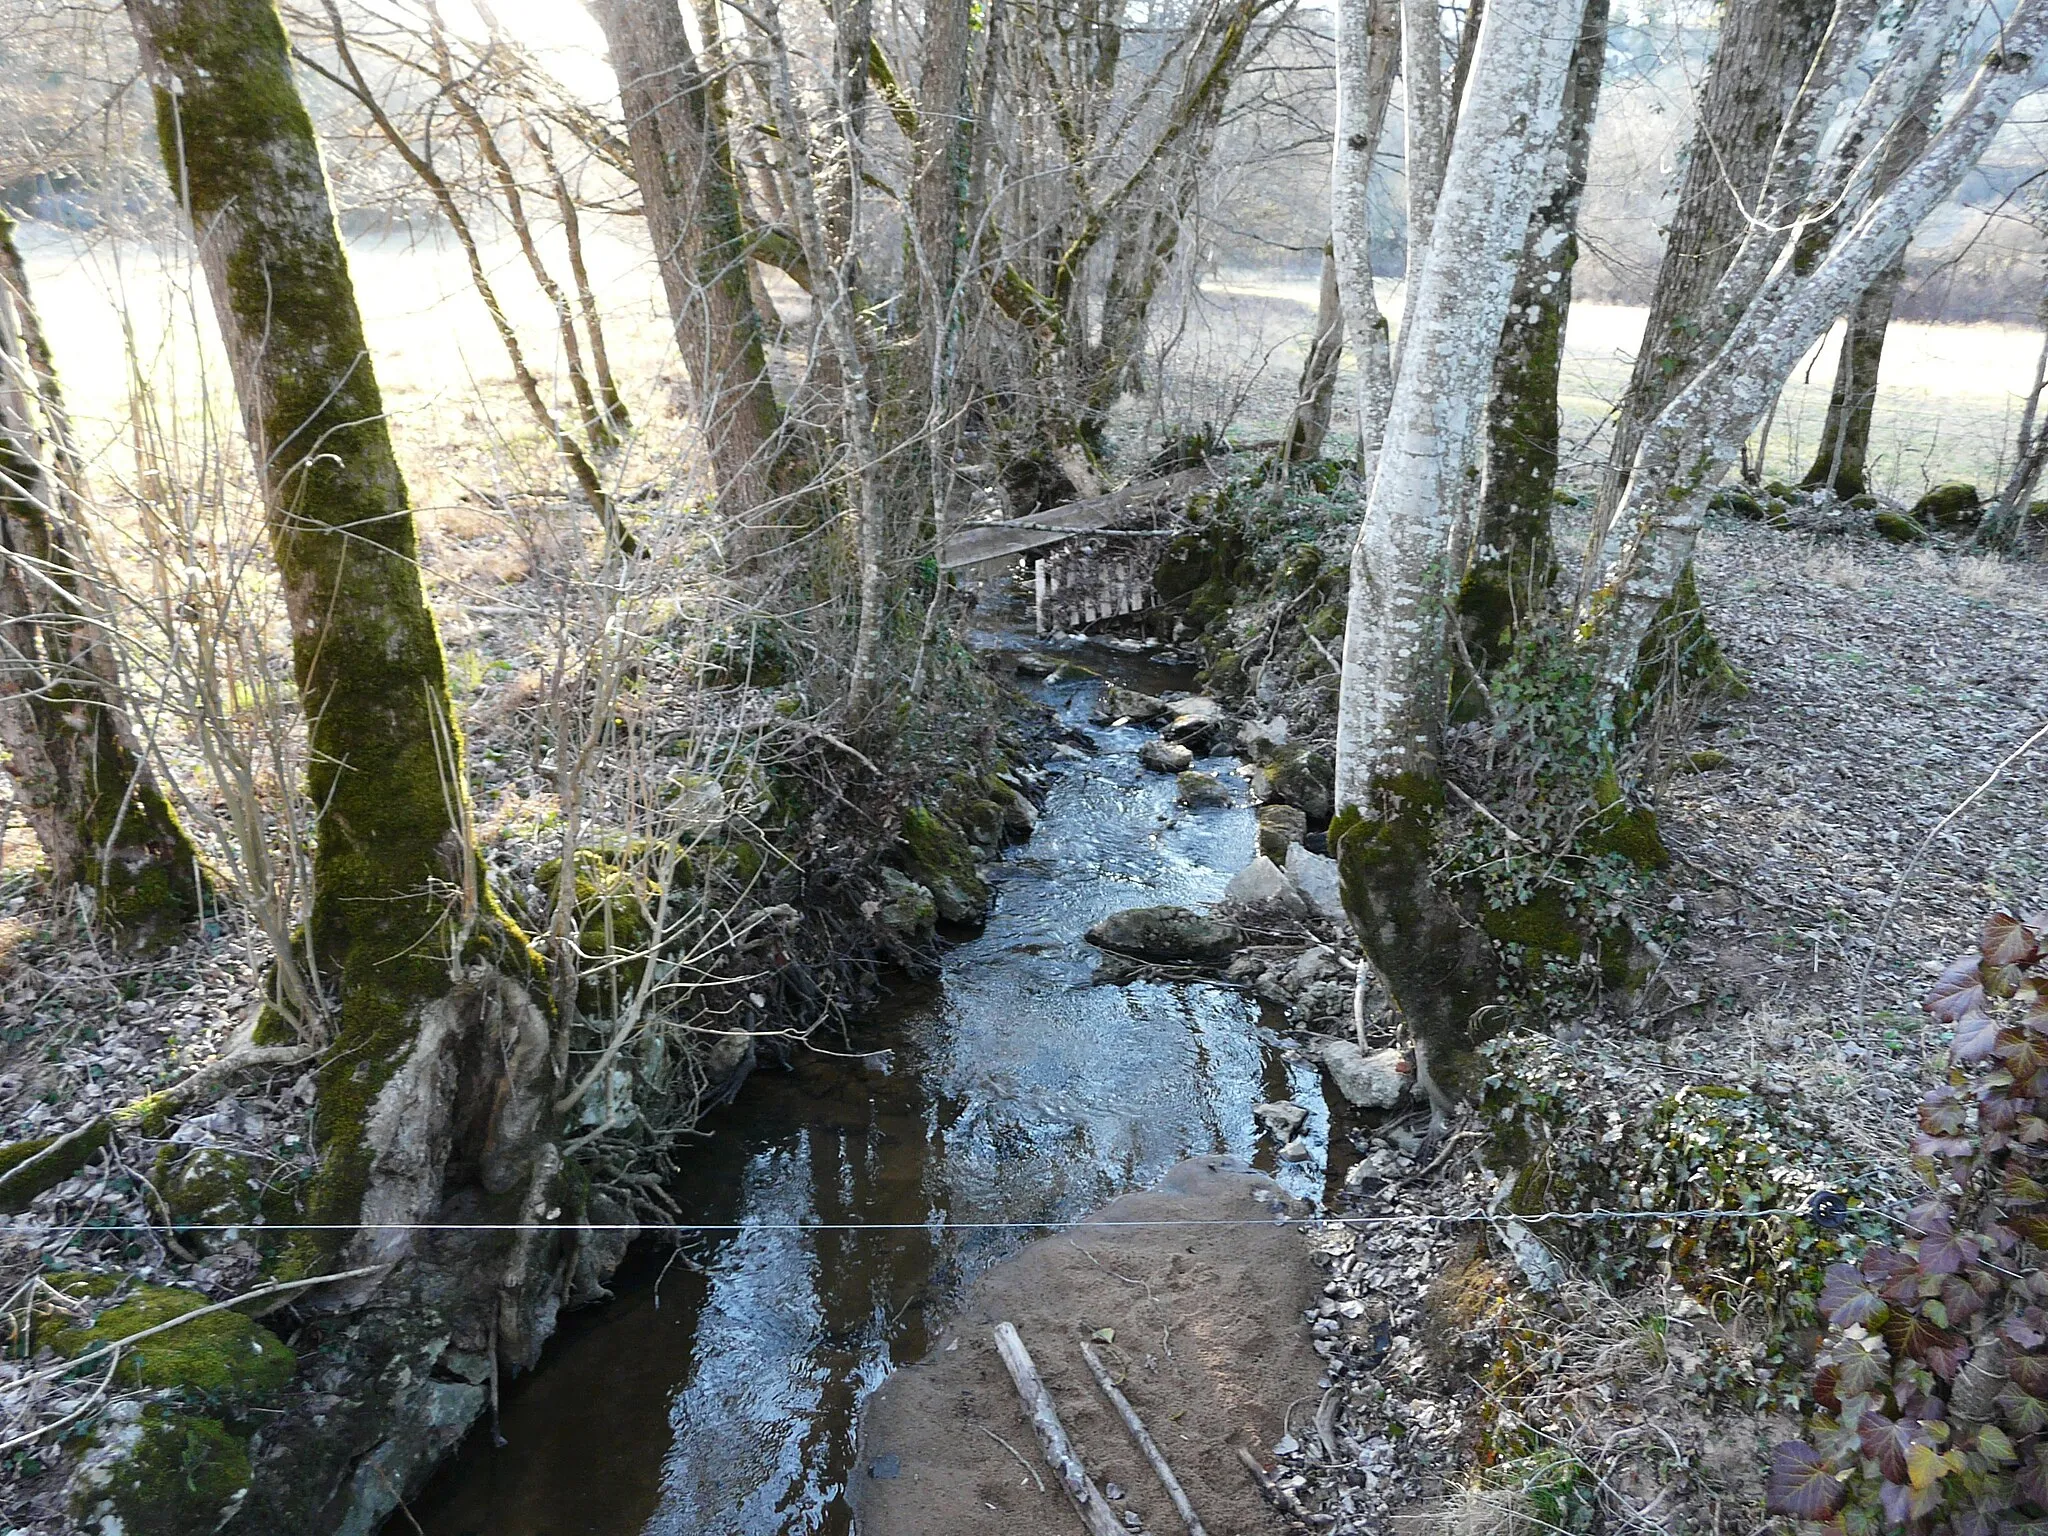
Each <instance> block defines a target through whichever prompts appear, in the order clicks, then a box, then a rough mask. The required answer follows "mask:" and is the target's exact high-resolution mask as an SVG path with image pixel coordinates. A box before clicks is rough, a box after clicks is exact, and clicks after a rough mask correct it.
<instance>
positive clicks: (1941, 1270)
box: [1916, 1233, 1978, 1275]
mask: <svg viewBox="0 0 2048 1536" xmlns="http://www.w3.org/2000/svg"><path fill="white" fill-rule="evenodd" d="M1977 1253H1978V1248H1977V1244H1976V1243H1975V1242H1973V1241H1972V1240H1971V1239H1969V1238H1967V1237H1952V1236H1950V1235H1948V1234H1947V1233H1943V1234H1941V1235H1940V1236H1934V1237H1923V1238H1921V1239H1920V1243H1919V1247H1918V1249H1917V1250H1916V1256H1917V1257H1918V1258H1919V1260H1920V1268H1921V1270H1922V1271H1923V1272H1925V1273H1927V1274H1930V1275H1953V1274H1956V1273H1957V1272H1959V1271H1960V1270H1961V1269H1962V1267H1963V1266H1964V1265H1965V1264H1970V1263H1974V1262H1976V1258H1977Z"/></svg>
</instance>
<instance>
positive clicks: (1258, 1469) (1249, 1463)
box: [1237, 1445, 1308, 1521]
mask: <svg viewBox="0 0 2048 1536" xmlns="http://www.w3.org/2000/svg"><path fill="white" fill-rule="evenodd" d="M1237 1459H1238V1460H1239V1461H1241V1462H1243V1463H1244V1469H1245V1471H1247V1472H1249V1473H1251V1475H1252V1481H1253V1482H1255V1483H1257V1484H1258V1485H1259V1492H1260V1493H1263V1494H1264V1495H1265V1496H1266V1502H1267V1503H1268V1504H1271V1505H1272V1506H1273V1507H1274V1508H1275V1509H1277V1510H1279V1511H1280V1513H1281V1514H1283V1515H1286V1516H1288V1517H1289V1518H1291V1519H1295V1520H1303V1521H1305V1520H1307V1519H1308V1511H1307V1510H1305V1509H1303V1508H1302V1507H1301V1500H1299V1499H1297V1498H1296V1497H1295V1496H1294V1495H1293V1494H1291V1493H1289V1492H1288V1491H1287V1490H1286V1489H1285V1488H1282V1487H1281V1486H1280V1485H1279V1484H1278V1483H1276V1482H1274V1481H1273V1477H1272V1474H1271V1473H1269V1472H1268V1471H1267V1470H1266V1469H1265V1468H1264V1467H1262V1466H1260V1465H1259V1458H1258V1457H1256V1456H1254V1455H1253V1454H1252V1453H1251V1452H1250V1451H1248V1450H1246V1449H1245V1448H1244V1447H1243V1446H1241V1445H1240V1446H1239V1447H1238V1448H1237Z"/></svg>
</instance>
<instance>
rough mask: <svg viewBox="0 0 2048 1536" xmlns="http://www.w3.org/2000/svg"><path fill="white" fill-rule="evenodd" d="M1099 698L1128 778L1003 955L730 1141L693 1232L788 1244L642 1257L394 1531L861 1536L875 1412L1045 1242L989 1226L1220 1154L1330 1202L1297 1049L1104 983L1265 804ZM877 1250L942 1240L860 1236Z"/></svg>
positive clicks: (1022, 860) (1093, 658)
mask: <svg viewBox="0 0 2048 1536" xmlns="http://www.w3.org/2000/svg"><path fill="white" fill-rule="evenodd" d="M1085 659H1086V660H1087V662H1088V663H1089V664H1090V665H1092V666H1095V667H1097V668H1098V669H1099V670H1102V671H1104V672H1107V673H1110V674H1111V675H1113V676H1116V677H1117V678H1118V679H1119V680H1121V681H1125V682H1127V683H1132V684H1135V685H1138V686H1147V687H1154V688H1157V687H1163V686H1171V685H1173V684H1175V683H1178V684H1179V685H1180V686H1183V687H1185V686H1186V679H1185V677H1184V675H1181V676H1176V675H1172V674H1167V673H1164V672H1162V671H1161V670H1160V669H1157V668H1147V667H1144V666H1142V665H1141V664H1137V663H1134V662H1131V661H1130V660H1128V659H1127V658H1122V657H1119V656H1116V655H1115V654H1114V653H1110V652H1105V651H1099V650H1090V651H1088V652H1087V653H1085ZM1096 686H1097V685H1095V684H1092V683H1074V684H1057V685H1045V686H1043V687H1042V688H1041V690H1040V691H1041V694H1042V696H1043V697H1045V698H1046V699H1047V700H1048V701H1049V702H1051V703H1052V704H1054V705H1055V706H1056V707H1057V708H1058V709H1059V710H1060V711H1061V713H1062V714H1063V716H1064V717H1065V718H1066V719H1067V720H1068V721H1069V722H1070V723H1073V724H1075V725H1076V726H1079V727H1081V728H1083V729H1085V730H1087V731H1088V733H1089V735H1090V736H1092V737H1093V739H1094V742H1095V744H1096V746H1097V747H1098V749H1099V750H1098V752H1097V753H1096V754H1095V755H1093V756H1090V757H1087V758H1085V759H1060V760H1058V761H1056V762H1055V763H1054V764H1053V765H1052V766H1053V774H1054V778H1053V782H1052V787H1051V790H1050V793H1049V795H1048V797H1047V800H1046V803H1045V807H1044V813H1043V815H1042V816H1041V818H1040V821H1039V824H1038V830H1037V832H1036V834H1035V835H1034V836H1033V837H1032V839H1031V840H1030V842H1028V843H1026V844H1024V845H1022V846H1021V847H1018V848H1013V849H1011V850H1009V852H1008V854H1007V855H1006V857H1005V858H1004V860H1003V862H1002V863H1001V864H1000V865H999V866H997V867H996V868H995V869H993V870H992V871H991V880H992V883H993V884H994V885H995V887H996V890H997V900H996V907H995V911H994V914H993V915H992V917H991V918H990V920H989V923H988V926H987V927H986V928H985V929H984V930H983V931H982V932H981V933H980V934H978V935H977V936H975V937H973V938H971V939H969V940H967V941H966V942H964V943H961V944H959V945H957V946H955V947H954V948H952V949H950V950H949V951H948V952H947V953H946V955H945V959H944V964H943V969H942V971H941V974H940V975H939V976H938V977H937V978H936V979H935V980H933V981H931V982H928V983H919V984H906V985H903V986H901V987H899V988H897V989H896V990H895V992H894V993H893V995H892V996H891V998H890V999H889V1001H888V1002H887V1004H886V1005H885V1006H884V1007H882V1008H881V1009H880V1010H878V1011H877V1013H876V1014H875V1016H873V1017H872V1018H870V1019H869V1020H867V1021H866V1022H865V1023H864V1024H863V1025H862V1026H860V1027H859V1028H857V1029H856V1030H855V1032H854V1039H853V1042H852V1045H853V1049H854V1050H855V1051H856V1052H863V1053H868V1054H865V1055H860V1056H854V1057H851V1058H839V1057H830V1056H822V1055H818V1054H814V1053H804V1054H800V1055H799V1056H798V1058H797V1059H796V1060H795V1061H794V1063H793V1064H792V1065H791V1066H790V1067H789V1068H788V1069H786V1070H785V1069H781V1068H776V1067H773V1066H764V1067H763V1068H762V1069H760V1070H759V1071H757V1072H756V1073H755V1075H754V1076H753V1078H752V1079H750V1080H749V1082H748V1083H747V1085H746V1087H745V1089H744V1090H743V1091H742V1092H741V1093H740V1095H739V1098H738V1100H737V1101H736V1102H735V1103H734V1104H732V1105H731V1106H730V1107H728V1108H726V1109H724V1110H721V1111H719V1112H718V1113H717V1114H716V1115H714V1116H713V1117H711V1119H710V1120H709V1121H707V1123H706V1125H705V1129H706V1130H708V1131H710V1132H712V1133H713V1134H712V1137H711V1139H710V1140H709V1141H707V1142H705V1143H704V1144H703V1146H702V1148H701V1150H699V1151H696V1152H694V1153H693V1154H692V1155H691V1156H690V1157H689V1158H688V1159H687V1160H686V1162H687V1167H688V1173H687V1175H686V1177H685V1178H684V1179H683V1181H682V1182H681V1184H680V1186H679V1187H678V1188H677V1189H676V1190H675V1194H676V1196H677V1199H678V1200H679V1201H680V1203H681V1205H682V1208H683V1210H684V1212H685V1218H684V1219H685V1220H691V1221H701V1222H706V1223H714V1224H717V1223H741V1224H750V1225H757V1226H759V1227H761V1228H763V1229H762V1230H755V1231H749V1232H742V1233H723V1234H717V1233H713V1234H703V1235H701V1236H699V1237H697V1238H695V1239H692V1240H689V1241H687V1242H686V1243H685V1245H684V1247H683V1249H682V1250H681V1252H680V1253H679V1254H678V1255H676V1256H675V1257H674V1258H673V1259H671V1257H670V1256H669V1255H668V1254H667V1253H648V1254H645V1255H636V1256H635V1257H634V1258H632V1259H631V1260H629V1261H628V1263H627V1265H626V1267H625V1268H624V1269H623V1270H622V1271H621V1272H620V1274H619V1276H618V1277H617V1279H616V1280H615V1281H614V1282H613V1290H614V1291H615V1293H616V1299H615V1300H614V1301H611V1302H608V1303H606V1304H605V1305H603V1306H601V1307H596V1308H592V1309H590V1310H588V1311H585V1312H582V1313H579V1314H574V1315H571V1316H570V1317H568V1318H566V1319H565V1320H564V1322H563V1326H562V1330H561V1332H560V1334H559V1335H558V1337H557V1338H556V1339H555V1340H554V1342H553V1343H551V1344H550V1345H549V1347H548V1351H547V1355H546V1358H545V1359H544V1360H543V1361H542V1363H541V1367H540V1369H539V1371H538V1372H536V1373H535V1374H533V1375H531V1376H529V1377H527V1378H525V1379H523V1380H522V1381H520V1382H519V1383H517V1384H515V1385H513V1386H512V1387H510V1388H509V1389H508V1390H507V1392H506V1394H505V1397H504V1401H503V1404H502V1411H501V1414H500V1419H499V1432H500V1433H501V1435H502V1436H503V1441H504V1443H503V1444H502V1445H494V1444H493V1443H492V1438H491V1432H490V1428H489V1426H488V1425H485V1426H481V1427H480V1428H479V1429H478V1430H477V1432H475V1433H473V1434H472V1435H471V1436H470V1437H469V1439H468V1441H467V1442H466V1443H465V1444H464V1445H463V1447H462V1449H461V1451H460V1452H459V1453H458V1454H457V1456H456V1457H455V1459H454V1460H453V1461H452V1462H451V1463H450V1464H449V1465H448V1467H447V1468H445V1469H444V1470H443V1471H442V1472H441V1473H440V1474H439V1475H438V1477H437V1478H436V1479H435V1481H434V1482H433V1484H432V1485H431V1486H430V1487H429V1489H428V1490H427V1493H426V1495H425V1496H424V1497H423V1499H422V1500H421V1501H420V1503H419V1504H418V1505H417V1506H415V1507H414V1509H413V1510H412V1511H411V1517H412V1519H411V1520H408V1518H407V1517H406V1516H405V1515H404V1514H401V1515H399V1516H396V1517H394V1519H393V1521H392V1522H391V1523H390V1524H388V1525H387V1526H386V1531H387V1533H405V1532H410V1531H411V1530H413V1529H414V1526H413V1524H412V1521H416V1522H417V1526H418V1529H420V1530H421V1531H423V1532H424V1533H425V1536H471V1533H473V1536H640V1533H647V1536H783V1533H790V1536H795V1533H809V1532H829V1533H844V1532H846V1531H848V1530H849V1529H850V1527H851V1517H850V1514H849V1510H848V1506H847V1503H846V1499H845V1497H844V1495H843V1488H844V1484H845V1481H846V1478H847V1476H848V1474H849V1472H850V1470H851V1468H852V1466H853V1461H854V1435H855V1416H856V1413H857V1410H858V1408H859V1405H860V1402H861V1400H862V1399H863V1398H864V1397H865V1396H866V1394H867V1393H869V1392H870V1391H872V1390H873V1389H874V1388H875V1387H876V1386H877V1385H878V1384H879V1383H880V1382H881V1380H882V1378H883V1377H885V1376H886V1375H887V1374H888V1373H889V1371H890V1370H891V1369H892V1368H894V1367H895V1366H896V1365H898V1364H903V1363H908V1362H910V1361H913V1360H916V1359H917V1358H919V1357H920V1356H921V1355H922V1354H923V1353H924V1351H925V1348H926V1341H927V1338H928V1331H929V1329H930V1328H931V1327H932V1326H934V1325H935V1324H936V1323H937V1322H938V1321H939V1320H940V1319H942V1318H943V1316H944V1315H945V1313H946V1312H947V1310H948V1308H949V1306H950V1304H951V1302H952V1301H953V1300H954V1299H955V1298H956V1297H957V1296H958V1294H959V1292H960V1290H961V1288H962V1286H963V1285H964V1284H965V1282H967V1281H968V1280H970V1279H971V1278H972V1277H973V1276H974V1275H975V1274H976V1273H978V1272H979V1271H981V1270H982V1269H984V1268H986V1267H987V1266H988V1265H989V1264H991V1263H993V1262H995V1261H996V1260H998V1259H1000V1258H1002V1257H1003V1256H1004V1255H1005V1254H1008V1253H1012V1252H1014V1251H1016V1249H1017V1248H1019V1247H1021V1246H1022V1245H1023V1244H1024V1243H1026V1242H1028V1241H1030V1240H1031V1239H1032V1238H1033V1237H1034V1236H1037V1235H1039V1234H1038V1233H1035V1232H1033V1231H1032V1230H1030V1228H1029V1227H1028V1226H1024V1227H995V1228H991V1227H985V1226H983V1227H977V1226H965V1227H963V1226H960V1225H957V1224H961V1223H1030V1222H1033V1221H1045V1220H1057V1219H1068V1218H1073V1217H1078V1216H1080V1215H1082V1214H1084V1213H1085V1212H1087V1211H1089V1210H1091V1209H1092V1208H1094V1207H1095V1206H1098V1205H1100V1204H1102V1203H1103V1202H1104V1201H1106V1200H1108V1199H1109V1198H1111V1197H1112V1196H1114V1195H1117V1194H1120V1193H1122V1192H1124V1191H1126V1190H1130V1189H1134V1188H1139V1187H1142V1186H1144V1185H1147V1184H1150V1183H1152V1182H1154V1181H1156V1180H1157V1178H1158V1177H1159V1176H1160V1175H1161V1174H1162V1173H1163V1172H1164V1171H1165V1170H1166V1169H1167V1168H1168V1167H1169V1166H1171V1165H1172V1164H1173V1163H1174V1162H1176V1161H1177V1160H1179V1159H1180V1158H1182V1157H1186V1156H1190V1155H1192V1154H1196V1153H1208V1152H1230V1153H1234V1154H1236V1155H1238V1156H1240V1157H1244V1158H1246V1159H1248V1160H1250V1161H1253V1162H1254V1163H1255V1164H1256V1165H1258V1166H1260V1167H1263V1168H1265V1169H1267V1170H1268V1171H1269V1172H1272V1173H1273V1174H1274V1175H1275V1176H1276V1177H1278V1178H1279V1179H1280V1181H1281V1182H1282V1183H1283V1184H1285V1185H1287V1186H1288V1187H1289V1189H1290V1191H1291V1192H1293V1193H1297V1194H1301V1195H1305V1196H1308V1197H1310V1198H1316V1197H1319V1196H1320V1195H1321V1193H1322V1188H1323V1180H1324V1169H1323V1159H1324V1155H1325V1154H1324V1151H1323V1149H1324V1147H1325V1146H1326V1145H1327V1142H1328V1123H1327V1115H1326V1111H1325V1109H1324V1106H1323V1099H1322V1091H1321V1085H1320V1082H1319V1080H1318V1078H1317V1077H1316V1074H1315V1072H1314V1070H1313V1068H1311V1067H1306V1066H1303V1065H1300V1064H1294V1063H1289V1062H1287V1061H1286V1060H1284V1059H1283V1057H1282V1055H1281V1053H1280V1050H1279V1048H1278V1047H1279V1042H1278V1040H1277V1037H1276V1036H1275V1035H1274V1033H1273V1030H1272V1028H1271V1025H1272V1024H1273V1023H1275V1022H1277V1020H1274V1019H1268V1018H1262V1016H1261V1012H1260V1008H1259V1005H1258V1004H1256V1003H1255V1002H1253V1001H1252V1000H1251V999H1249V998H1247V997H1244V996H1242V995H1240V994H1239V993H1237V992H1236V991H1234V990H1231V989H1229V988H1227V987H1223V986H1220V985H1209V984H1201V983H1182V982H1176V983H1172V984H1151V983H1143V984H1138V985H1133V986H1122V987H1116V986H1097V985H1095V984H1094V983H1093V971H1094V966H1095V954H1094V951H1092V950H1091V949H1090V948H1089V947H1088V945H1086V944H1085V943H1084V942H1083V941H1082V938H1081V935H1082V934H1083V933H1084V932H1085V931H1086V930H1087V929H1088V928H1089V927H1090V926H1091V925H1092V924H1093V923H1095V922H1096V921H1097V920H1098V919H1099V918H1101V917H1103V916H1105V915H1107V914H1108V913H1110V912H1113V911H1116V910H1119V909H1120V908H1124V907H1131V906H1143V905H1151V904H1154V903H1161V902H1174V903H1182V904H1198V903H1201V902H1205V901H1211V900H1214V899H1215V898H1216V897H1217V896H1218V895H1219V894H1220V893H1221V891H1222V889H1223V885H1224V883H1225V881H1226V880H1227V879H1228V877H1229V875H1230V873H1231V872H1233V871H1235V870H1237V869H1239V868H1241V867H1242V866H1243V865H1244V864H1245V863H1246V862H1247V861H1248V860H1249V859H1250V858H1251V855H1252V850H1253V846H1254V836H1255V828H1254V823H1253V819H1252V816H1251V812H1250V811H1249V809H1247V808H1244V807H1242V806H1239V807H1233V808H1229V809H1213V810H1204V811H1184V810H1181V809H1179V808H1177V807H1176V806H1175V804H1174V800H1173V795H1174V782H1173V780H1172V779H1171V778H1170V777H1167V776H1165V775H1160V774H1149V773H1146V772H1145V771H1144V770H1143V769H1141V768H1140V767H1139V766H1138V764H1137V760H1136V756H1135V754H1136V750H1137V748H1138V746H1139V745H1140V744H1141V743H1142V741H1143V740H1144V739H1145V738H1144V734H1143V733H1142V732H1139V731H1137V730H1134V729H1129V728H1125V729H1114V730H1112V729H1102V728H1097V727H1093V726H1089V725H1087V723H1086V722H1087V716H1088V708H1089V706H1090V704H1091V702H1092V700H1093V698H1094V693H1095V688H1096ZM1201 766H1204V767H1207V768H1210V769H1212V770H1219V771H1223V772H1225V773H1227V770H1228V768H1229V766H1230V764H1229V763H1228V762H1227V761H1221V760H1219V761H1216V762H1210V763H1206V764H1202V765H1201ZM1279 1098H1292V1099H1295V1100H1296V1101H1298V1102H1300V1103H1302V1104H1304V1105H1307V1106H1308V1107H1309V1109H1310V1112H1311V1119H1310V1122H1309V1127H1308V1130H1307V1132H1306V1133H1305V1134H1307V1135H1308V1137H1309V1139H1310V1141H1311V1143H1312V1145H1313V1146H1314V1147H1315V1148H1316V1151H1315V1155H1314V1158H1313V1159H1312V1160H1311V1161H1310V1162H1308V1163H1304V1164H1300V1165H1295V1166H1288V1165H1276V1164H1275V1163H1274V1162H1273V1160H1272V1153H1271V1147H1270V1143H1264V1144H1262V1143H1261V1140H1260V1138H1259V1137H1258V1136H1257V1135H1256V1128H1255V1126H1254V1124H1253V1120H1252V1114H1251V1107H1252V1105H1253V1104H1255V1103H1258V1102H1260V1101H1262V1100H1267V1099H1279ZM859 1222H876V1223H901V1224H907V1225H908V1226H909V1227H910V1228H911V1230H907V1231H906V1230H895V1231H870V1232H859V1231H844V1230H837V1228H838V1227H840V1226H841V1225H842V1224H846V1223H859ZM793 1228H811V1230H793Z"/></svg>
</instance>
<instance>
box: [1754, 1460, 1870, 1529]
mask: <svg viewBox="0 0 2048 1536" xmlns="http://www.w3.org/2000/svg"><path fill="white" fill-rule="evenodd" d="M1848 1496H1849V1491H1848V1489H1846V1488H1844V1487H1843V1486H1842V1480H1841V1479H1840V1478H1839V1477H1837V1476H1835V1474H1834V1472H1833V1471H1832V1470H1831V1469H1830V1468H1829V1466H1828V1464H1827V1462H1825V1461H1824V1460H1822V1459H1821V1454H1820V1452H1819V1451H1816V1450H1815V1449H1814V1448H1813V1447H1812V1446H1810V1445H1808V1444H1806V1443H1805V1442H1804V1441H1800V1440H1786V1441H1782V1442H1780V1443H1779V1444H1778V1445H1777V1446H1776V1447H1774V1448H1773V1449H1772V1451H1771V1480H1770V1486H1769V1491H1768V1492H1767V1493H1766V1495H1765V1498H1764V1507H1765V1508H1766V1509H1768V1510H1769V1511H1770V1512H1771V1513H1772V1514H1774V1515H1790V1516H1791V1517H1792V1518H1793V1519H1794V1520H1829V1519H1832V1518H1833V1517H1834V1516H1835V1514H1836V1513H1837V1512H1838V1511H1839V1510H1840V1509H1841V1507H1842V1505H1843V1503H1844V1502H1845V1501H1846V1500H1847V1499H1848Z"/></svg>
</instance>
